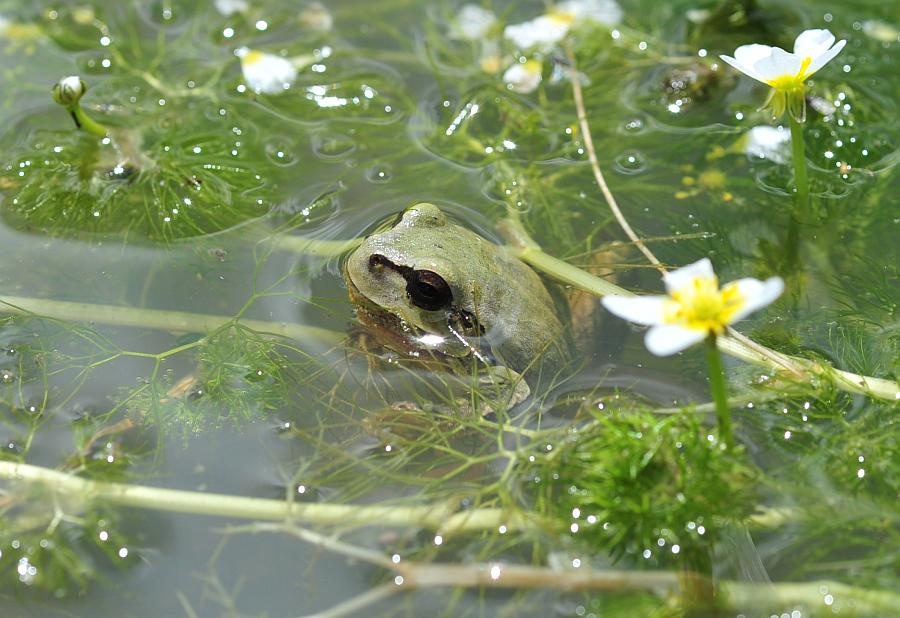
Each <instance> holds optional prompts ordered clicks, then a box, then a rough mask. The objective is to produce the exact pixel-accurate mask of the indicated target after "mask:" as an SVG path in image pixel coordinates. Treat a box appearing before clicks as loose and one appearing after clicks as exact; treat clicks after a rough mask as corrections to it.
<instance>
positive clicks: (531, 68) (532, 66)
mask: <svg viewBox="0 0 900 618" xmlns="http://www.w3.org/2000/svg"><path fill="white" fill-rule="evenodd" d="M522 66H523V67H524V69H525V70H526V71H527V72H528V73H529V74H531V75H540V74H541V71H542V70H543V68H544V67H543V65H542V64H541V61H540V60H529V61H528V62H526V63H525V64H523V65H522Z"/></svg>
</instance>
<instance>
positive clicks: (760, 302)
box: [726, 277, 784, 323]
mask: <svg viewBox="0 0 900 618" xmlns="http://www.w3.org/2000/svg"><path fill="white" fill-rule="evenodd" d="M731 286H736V287H737V288H738V291H739V292H740V294H741V296H742V297H743V298H744V305H743V306H742V307H741V308H740V309H738V310H737V311H735V313H734V315H733V316H732V317H731V322H732V323H733V322H737V321H738V320H740V319H742V318H744V317H746V316H748V315H750V314H751V313H753V312H754V311H756V310H757V309H762V308H763V307H765V306H766V305H771V304H772V303H773V302H775V299H777V298H778V297H779V296H781V293H782V292H784V281H783V280H782V279H781V277H771V278H769V279H766V280H765V281H760V280H759V279H753V278H752V277H747V278H746V279H738V280H737V281H732V282H731V283H729V284H728V286H726V287H731Z"/></svg>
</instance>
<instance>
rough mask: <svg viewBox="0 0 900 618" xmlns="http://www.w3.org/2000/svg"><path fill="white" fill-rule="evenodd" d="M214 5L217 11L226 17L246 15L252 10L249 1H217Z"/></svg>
mask: <svg viewBox="0 0 900 618" xmlns="http://www.w3.org/2000/svg"><path fill="white" fill-rule="evenodd" d="M213 4H214V5H215V7H216V10H217V11H218V12H219V13H221V14H222V15H225V16H226V17H227V16H229V15H234V14H235V13H246V12H247V10H248V9H249V8H250V5H248V4H247V0H215V2H213Z"/></svg>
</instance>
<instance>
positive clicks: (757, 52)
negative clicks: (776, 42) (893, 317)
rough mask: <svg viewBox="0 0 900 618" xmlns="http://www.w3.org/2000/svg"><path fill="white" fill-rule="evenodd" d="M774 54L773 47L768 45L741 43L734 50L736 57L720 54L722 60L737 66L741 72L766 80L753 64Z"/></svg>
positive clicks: (759, 79) (762, 80)
mask: <svg viewBox="0 0 900 618" xmlns="http://www.w3.org/2000/svg"><path fill="white" fill-rule="evenodd" d="M771 55H772V48H771V47H769V46H768V45H741V46H740V47H738V48H737V49H736V50H734V57H733V58H732V57H731V56H725V55H722V56H719V57H720V58H721V59H722V60H724V61H725V62H727V63H728V64H730V65H731V66H733V67H734V68H736V69H737V70H738V71H740V72H741V73H743V74H745V75H747V76H749V77H752V78H753V79H755V80H758V81H761V82H764V81H765V79H763V78H762V77H761V76H760V75H759V73H757V72H756V70H755V69H754V68H753V65H754V64H756V63H757V62H758V61H760V60H762V59H763V58H768V57H769V56H771Z"/></svg>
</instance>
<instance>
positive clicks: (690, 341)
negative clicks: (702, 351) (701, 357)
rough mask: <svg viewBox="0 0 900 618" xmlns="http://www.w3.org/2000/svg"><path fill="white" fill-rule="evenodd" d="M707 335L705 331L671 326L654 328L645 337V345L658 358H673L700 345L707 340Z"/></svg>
mask: <svg viewBox="0 0 900 618" xmlns="http://www.w3.org/2000/svg"><path fill="white" fill-rule="evenodd" d="M707 334H708V333H707V332H706V331H705V330H695V329H691V328H684V327H682V326H672V325H669V324H666V325H663V326H654V327H653V328H651V329H650V330H649V331H647V336H646V337H644V345H646V346H647V349H648V350H650V352H651V353H652V354H655V355H656V356H671V355H672V354H675V353H676V352H681V351H682V350H684V349H686V348H689V347H691V346H692V345H694V344H695V343H700V342H701V341H703V340H704V339H705V338H706V336H707Z"/></svg>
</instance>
